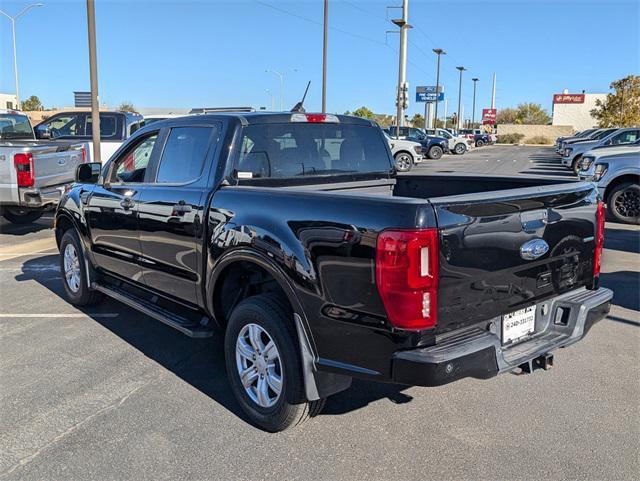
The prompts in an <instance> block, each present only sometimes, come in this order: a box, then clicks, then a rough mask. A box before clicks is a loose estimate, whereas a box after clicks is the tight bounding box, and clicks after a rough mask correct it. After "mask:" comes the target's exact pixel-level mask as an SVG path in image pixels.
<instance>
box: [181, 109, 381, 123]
mask: <svg viewBox="0 0 640 481" xmlns="http://www.w3.org/2000/svg"><path fill="white" fill-rule="evenodd" d="M293 114H303V115H310V116H317V115H325V114H322V113H316V112H305V113H302V112H265V111H256V112H216V113H210V114H195V115H193V114H192V115H189V116H185V117H180V119H181V120H184V121H188V120H191V121H196V122H197V121H198V120H201V121H202V120H205V121H206V120H219V119H224V118H234V119H239V120H240V121H241V122H242V123H246V124H283V123H290V122H292V116H293ZM326 115H332V116H333V117H337V119H338V122H339V123H342V124H356V125H367V126H372V125H376V124H375V122H374V121H373V120H369V119H364V118H361V117H353V116H350V115H335V114H326ZM187 119H188V120H187ZM173 120H175V119H173ZM311 122H312V121H310V123H311ZM318 123H321V122H318ZM327 123H331V122H327Z"/></svg>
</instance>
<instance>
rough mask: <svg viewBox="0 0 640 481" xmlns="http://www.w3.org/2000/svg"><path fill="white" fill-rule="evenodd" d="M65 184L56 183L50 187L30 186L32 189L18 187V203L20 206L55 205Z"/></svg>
mask: <svg viewBox="0 0 640 481" xmlns="http://www.w3.org/2000/svg"><path fill="white" fill-rule="evenodd" d="M64 190H65V185H57V186H52V187H43V188H41V189H40V188H32V189H25V188H21V189H19V192H18V195H19V198H20V202H19V205H20V206H21V207H32V208H38V207H45V206H48V205H49V206H52V205H56V204H57V203H58V202H60V198H61V197H62V194H63V193H64Z"/></svg>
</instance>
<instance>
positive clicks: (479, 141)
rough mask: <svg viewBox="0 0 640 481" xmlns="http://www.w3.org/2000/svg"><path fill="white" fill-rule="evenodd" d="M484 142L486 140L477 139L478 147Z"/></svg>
mask: <svg viewBox="0 0 640 481" xmlns="http://www.w3.org/2000/svg"><path fill="white" fill-rule="evenodd" d="M484 143H485V142H484V140H476V147H482V146H483V145H484Z"/></svg>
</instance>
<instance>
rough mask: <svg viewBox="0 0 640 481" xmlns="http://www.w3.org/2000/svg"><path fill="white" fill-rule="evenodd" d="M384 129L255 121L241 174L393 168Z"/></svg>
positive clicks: (246, 142) (291, 174)
mask: <svg viewBox="0 0 640 481" xmlns="http://www.w3.org/2000/svg"><path fill="white" fill-rule="evenodd" d="M387 149H388V147H387V145H386V143H385V140H384V137H383V136H382V135H380V130H379V129H378V128H377V127H373V126H371V127H370V126H364V125H351V124H339V123H303V122H301V123H288V124H255V125H249V126H247V127H245V128H244V131H243V137H242V148H241V152H240V157H239V159H238V161H237V164H236V165H237V167H236V175H237V177H238V178H239V179H254V178H283V177H297V176H313V175H331V174H341V173H356V172H357V173H368V172H389V171H390V170H391V169H392V168H393V165H392V163H391V160H390V158H389V154H388V150H387Z"/></svg>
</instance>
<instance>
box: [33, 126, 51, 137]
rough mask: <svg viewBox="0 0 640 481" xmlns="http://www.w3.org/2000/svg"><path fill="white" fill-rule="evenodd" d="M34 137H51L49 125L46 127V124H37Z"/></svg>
mask: <svg viewBox="0 0 640 481" xmlns="http://www.w3.org/2000/svg"><path fill="white" fill-rule="evenodd" d="M35 134H36V139H41V140H44V139H50V138H51V129H49V127H47V126H46V125H39V126H38V127H36V131H35Z"/></svg>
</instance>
